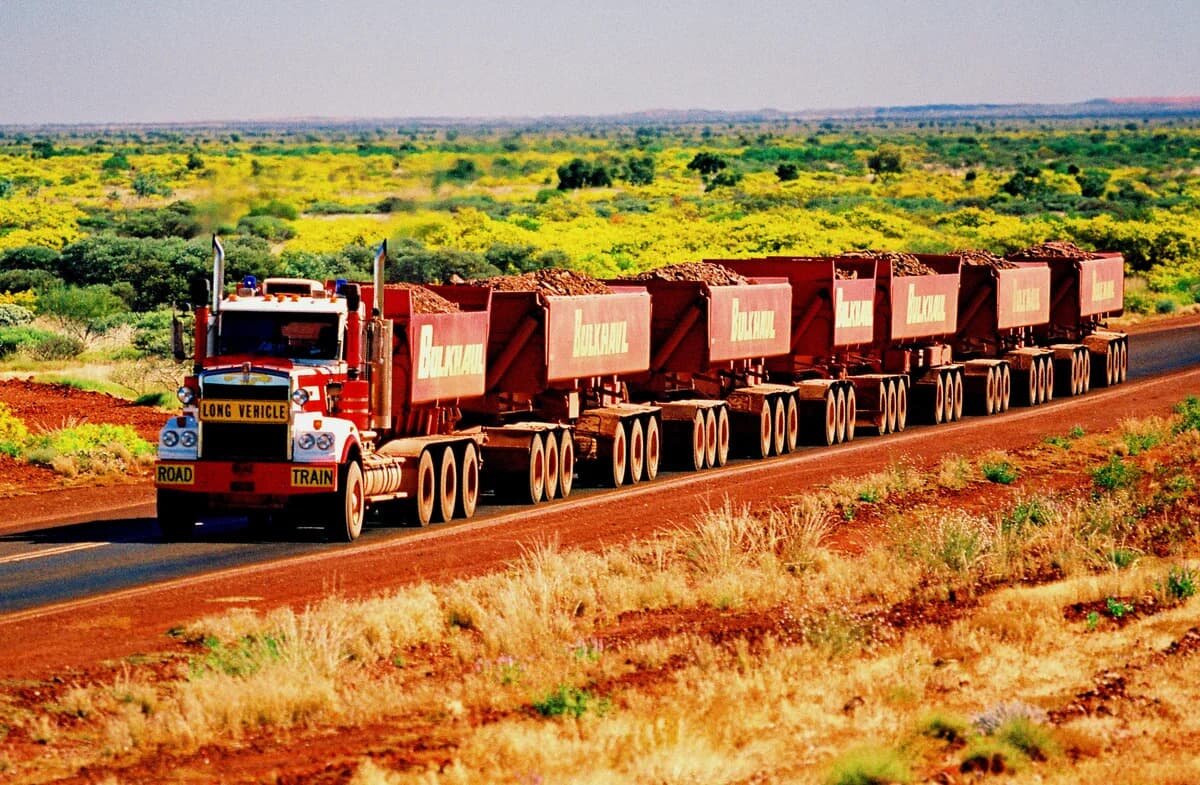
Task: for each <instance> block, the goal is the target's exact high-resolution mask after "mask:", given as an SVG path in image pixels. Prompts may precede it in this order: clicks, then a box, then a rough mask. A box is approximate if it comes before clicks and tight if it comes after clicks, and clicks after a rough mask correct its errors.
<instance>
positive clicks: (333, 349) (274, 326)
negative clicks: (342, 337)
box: [220, 311, 338, 360]
mask: <svg viewBox="0 0 1200 785" xmlns="http://www.w3.org/2000/svg"><path fill="white" fill-rule="evenodd" d="M337 326H338V316H337V314H332V313H331V314H311V313H303V314H299V313H283V314H280V313H251V312H244V311H232V312H226V313H223V314H221V341H220V354H222V355H231V354H252V355H258V356H266V357H286V358H289V359H292V360H336V359H338V330H337Z"/></svg>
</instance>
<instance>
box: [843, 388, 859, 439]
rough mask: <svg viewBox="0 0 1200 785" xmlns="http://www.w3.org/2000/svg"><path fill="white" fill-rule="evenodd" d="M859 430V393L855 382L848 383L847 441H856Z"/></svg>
mask: <svg viewBox="0 0 1200 785" xmlns="http://www.w3.org/2000/svg"><path fill="white" fill-rule="evenodd" d="M857 431H858V393H856V392H855V391H854V385H853V384H847V385H846V439H845V440H846V441H848V442H852V441H854V434H855V433H856V432H857Z"/></svg>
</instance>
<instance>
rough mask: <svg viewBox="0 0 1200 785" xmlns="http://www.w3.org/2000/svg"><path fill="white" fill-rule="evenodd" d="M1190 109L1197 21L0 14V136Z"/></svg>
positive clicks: (728, 2) (442, 8)
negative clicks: (95, 127) (228, 123)
mask: <svg viewBox="0 0 1200 785" xmlns="http://www.w3.org/2000/svg"><path fill="white" fill-rule="evenodd" d="M1197 93H1200V2H1196V0H1179V1H1178V2H1169V1H1168V0H1158V1H1154V2H1152V1H1146V2H1136V1H1135V0H1130V1H1129V2H1119V1H1118V0H1011V1H1006V0H992V1H991V2H975V1H974V0H930V1H929V2H922V1H920V0H912V1H911V2H901V1H899V0H897V1H895V2H886V0H874V1H872V0H857V1H855V0H845V1H844V2H826V1H825V0H817V1H815V2H804V1H803V0H794V1H793V2H775V1H774V0H771V1H768V2H753V0H741V1H740V2H736V1H735V0H711V1H710V0H695V1H694V2H676V1H674V0H671V1H670V2H655V0H591V1H590V2H575V1H574V0H535V1H534V2H513V3H500V2H487V0H475V1H474V2H451V1H448V0H447V1H444V2H437V1H436V0H429V1H428V2H421V3H415V2H403V1H402V0H396V1H395V2H386V0H347V2H341V3H338V2H316V0H291V1H290V2H277V1H276V0H238V1H236V2H234V1H221V2H218V1H217V0H0V124H4V123H35V122H90V121H97V122H104V121H130V122H138V121H141V122H156V121H167V122H169V121H193V120H229V119H262V118H283V117H297V116H322V117H351V116H356V117H416V116H457V117H463V116H472V117H482V116H487V117H495V116H531V115H550V114H604V113H615V112H627V111H635V110H640V109H685V108H709V109H758V108H763V107H772V108H777V109H784V110H795V109H814V108H832V107H847V106H863V105H900V104H923V103H945V102H957V103H963V102H969V103H974V102H1000V103H1010V102H1024V101H1037V102H1043V101H1044V102H1063V101H1076V100H1086V99H1089V98H1097V97H1109V96H1133V95H1186V94H1197Z"/></svg>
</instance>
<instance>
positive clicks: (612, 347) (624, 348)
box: [571, 309, 629, 357]
mask: <svg viewBox="0 0 1200 785" xmlns="http://www.w3.org/2000/svg"><path fill="white" fill-rule="evenodd" d="M628 329H629V326H628V324H626V323H625V322H623V321H621V322H585V321H583V311H581V310H579V309H576V310H575V337H574V340H573V341H572V343H571V356H572V357H611V356H614V355H621V354H626V353H627V352H628V351H629V340H628V338H629V336H628V333H627V330H628Z"/></svg>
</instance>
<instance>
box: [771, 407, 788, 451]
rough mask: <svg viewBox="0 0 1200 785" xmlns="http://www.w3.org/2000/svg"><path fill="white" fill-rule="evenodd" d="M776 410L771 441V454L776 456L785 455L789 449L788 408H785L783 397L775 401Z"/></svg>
mask: <svg viewBox="0 0 1200 785" xmlns="http://www.w3.org/2000/svg"><path fill="white" fill-rule="evenodd" d="M771 408H772V409H774V412H775V416H774V417H773V418H772V419H773V420H774V423H773V424H772V430H773V431H774V435H773V438H772V439H771V452H772V453H773V454H774V455H783V454H784V452H786V448H787V407H785V406H784V403H783V396H780V397H778V398H776V399H775V405H774V406H772V407H771Z"/></svg>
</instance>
